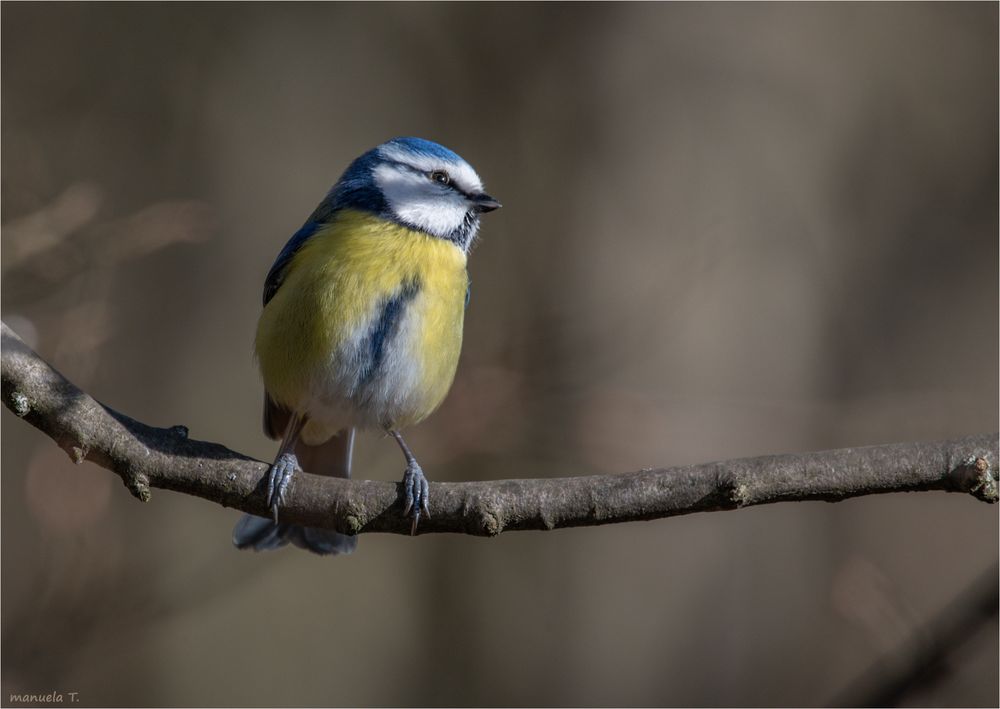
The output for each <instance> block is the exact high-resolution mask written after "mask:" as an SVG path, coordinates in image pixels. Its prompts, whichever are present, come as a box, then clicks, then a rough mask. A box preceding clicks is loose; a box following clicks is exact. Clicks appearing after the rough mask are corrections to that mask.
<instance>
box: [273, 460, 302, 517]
mask: <svg viewBox="0 0 1000 709" xmlns="http://www.w3.org/2000/svg"><path fill="white" fill-rule="evenodd" d="M298 467H299V461H298V460H297V459H296V458H295V454H294V453H282V454H281V455H279V456H278V457H277V458H276V459H275V461H274V464H273V465H272V466H271V470H270V471H269V472H268V476H267V505H268V507H270V508H271V516H272V517H273V518H274V523H275V524H277V523H278V508H279V507H281V505H282V504H283V503H284V502H285V490H287V489H288V483H290V482H291V481H292V475H293V474H294V473H295V471H296V469H297V468H298Z"/></svg>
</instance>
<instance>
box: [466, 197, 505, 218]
mask: <svg viewBox="0 0 1000 709" xmlns="http://www.w3.org/2000/svg"><path fill="white" fill-rule="evenodd" d="M469 199H470V200H471V202H472V206H473V208H474V209H475V210H476V211H477V212H479V213H480V214H481V213H483V212H492V211H493V210H494V209H500V207H501V206H502V205H501V204H500V203H499V202H497V201H496V200H495V199H493V198H492V197H490V196H489V195H488V194H486V193H485V192H480V193H479V194H474V195H472V196H471V197H470V198H469Z"/></svg>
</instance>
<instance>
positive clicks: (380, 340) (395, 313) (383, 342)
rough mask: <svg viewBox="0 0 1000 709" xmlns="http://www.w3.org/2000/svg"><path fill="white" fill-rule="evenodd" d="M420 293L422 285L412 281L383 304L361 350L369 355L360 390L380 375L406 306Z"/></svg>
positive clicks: (360, 376)
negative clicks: (379, 372)
mask: <svg viewBox="0 0 1000 709" xmlns="http://www.w3.org/2000/svg"><path fill="white" fill-rule="evenodd" d="M419 291H420V283H419V282H418V281H416V280H412V281H410V282H408V283H406V284H404V285H403V287H402V288H400V289H399V290H398V291H396V293H395V294H394V295H393V296H392V297H390V298H389V299H388V300H386V301H385V302H384V303H383V305H382V312H381V313H380V314H379V316H378V319H377V320H376V321H375V324H374V325H372V328H371V330H370V331H369V332H368V338H367V343H366V344H367V346H366V347H362V348H361V351H362V352H364V353H365V354H366V355H367V358H366V361H365V363H364V365H363V366H362V368H361V372H360V375H359V376H358V387H359V388H360V387H362V386H364V385H365V384H367V383H368V382H370V381H371V380H372V379H373V378H374V377H375V375H376V374H377V373H378V370H379V368H380V367H381V366H382V362H383V360H384V359H385V354H386V348H387V347H389V345H390V343H391V342H392V339H393V338H394V337H395V336H396V334H397V333H398V332H399V325H400V323H401V322H402V321H403V314H404V313H405V312H406V306H407V305H409V303H410V301H412V300H413V299H414V297H416V295H417V293H418V292H419Z"/></svg>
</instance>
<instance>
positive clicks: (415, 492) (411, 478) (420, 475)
mask: <svg viewBox="0 0 1000 709" xmlns="http://www.w3.org/2000/svg"><path fill="white" fill-rule="evenodd" d="M429 498H430V485H428V483H427V478H426V477H424V471H423V470H421V469H420V465H419V464H418V463H417V462H416V461H415V460H414V461H411V462H410V463H409V464H408V465H407V466H406V472H405V473H403V501H404V502H403V516H405V517H412V518H413V523H412V524H411V525H410V534H411V535H415V534H416V533H417V524H419V522H420V514H421V512H427V510H428V506H427V505H428V499H429ZM427 516H428V517H430V513H429V512H428V513H427Z"/></svg>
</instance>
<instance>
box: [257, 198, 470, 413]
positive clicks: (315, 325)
mask: <svg viewBox="0 0 1000 709" xmlns="http://www.w3.org/2000/svg"><path fill="white" fill-rule="evenodd" d="M467 288H468V275H467V273H466V255H465V253H464V252H463V251H462V250H461V249H460V248H458V247H457V246H455V245H454V244H452V243H450V242H448V241H445V240H442V239H437V238H434V237H431V236H429V235H427V234H424V233H422V232H418V231H413V230H410V229H407V228H405V227H401V226H399V225H396V224H393V223H391V222H387V221H385V220H382V219H379V218H378V217H376V216H374V215H371V214H366V213H363V212H358V211H353V210H345V211H344V212H342V213H339V214H338V216H337V217H336V219H335V220H334V221H333V222H332V223H331V224H329V225H326V226H324V227H322V228H321V229H320V230H318V231H317V232H316V233H315V234H313V235H312V236H311V237H310V238H309V240H308V241H306V243H305V244H304V245H303V246H302V247H301V248H300V249H299V251H298V252H297V253H296V254H295V256H294V257H293V258H292V261H291V262H290V264H289V266H288V270H287V271H286V273H285V276H284V279H283V281H282V284H281V287H280V288H279V289H278V291H277V293H275V294H274V296H273V297H272V298H271V300H270V301H269V302H268V304H267V305H266V306H265V308H264V311H263V313H262V314H261V317H260V322H259V324H258V327H257V338H256V353H257V358H258V362H259V364H260V369H261V374H262V376H263V379H264V386H265V388H266V389H267V391H268V393H269V394H270V395H271V397H272V398H273V399H274V400H275V401H276V402H278V403H280V404H282V405H284V406H286V407H288V408H290V409H292V410H295V411H301V412H304V413H306V414H308V415H309V416H310V418H312V419H314V420H316V421H317V423H319V422H322V421H326V422H327V423H328V424H329V426H330V427H340V426H343V425H357V426H383V427H396V428H399V427H403V426H406V425H409V424H412V423H416V422H417V421H419V420H421V419H423V418H424V417H426V416H427V415H429V414H430V413H431V412H432V411H433V410H434V409H435V408H437V406H438V405H439V404H440V403H441V401H442V400H443V399H444V397H445V395H446V394H447V392H448V389H449V388H450V386H451V382H452V380H453V379H454V376H455V369H456V368H457V366H458V357H459V352H460V350H461V346H462V321H463V318H464V312H465V295H466V290H467ZM333 430H336V428H334V429H333Z"/></svg>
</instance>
